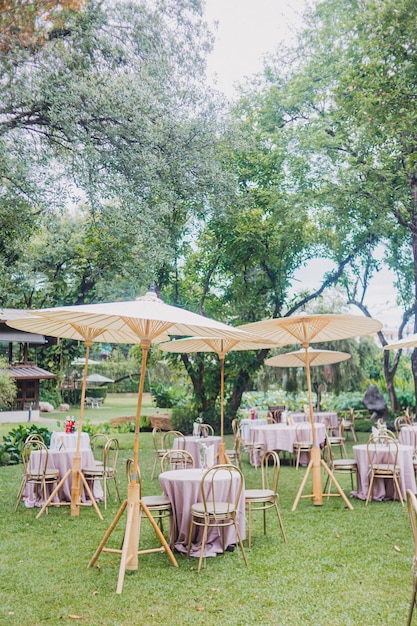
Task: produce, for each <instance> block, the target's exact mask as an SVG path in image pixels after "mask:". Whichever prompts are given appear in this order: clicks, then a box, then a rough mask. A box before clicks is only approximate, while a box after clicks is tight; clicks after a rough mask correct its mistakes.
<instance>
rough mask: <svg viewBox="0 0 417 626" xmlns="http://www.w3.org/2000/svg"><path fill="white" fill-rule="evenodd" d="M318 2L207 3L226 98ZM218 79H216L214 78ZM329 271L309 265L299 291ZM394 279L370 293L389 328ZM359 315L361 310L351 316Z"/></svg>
mask: <svg viewBox="0 0 417 626" xmlns="http://www.w3.org/2000/svg"><path fill="white" fill-rule="evenodd" d="M313 3H314V0H206V18H207V21H208V22H209V23H210V24H212V25H213V24H214V22H216V21H217V22H218V26H217V29H215V28H214V26H213V28H212V30H214V33H215V36H216V41H215V46H214V50H213V53H212V54H211V56H210V57H209V61H208V72H209V76H211V77H214V76H216V87H217V88H218V89H219V90H220V91H222V92H224V93H225V94H226V96H227V97H229V98H233V97H234V96H235V95H236V90H235V86H236V84H237V83H239V82H241V81H243V80H244V78H245V77H247V76H251V75H253V74H254V73H256V72H258V71H259V70H261V69H262V65H263V57H264V55H265V54H266V53H269V52H273V51H274V50H276V49H277V48H278V47H279V45H280V44H281V43H284V44H285V43H290V42H291V40H292V39H293V38H294V35H295V33H296V31H297V29H299V28H300V27H301V24H302V14H303V12H304V10H305V9H306V8H307V7H308V6H311V5H312V4H313ZM213 80H214V78H213ZM329 269H330V265H327V266H326V264H325V263H324V262H323V260H317V261H316V262H313V263H311V264H310V265H309V266H308V268H305V269H302V270H300V271H299V272H297V274H296V278H297V279H298V280H297V282H296V283H295V286H296V285H297V283H298V281H300V282H299V283H298V284H300V287H301V286H303V287H304V288H305V287H311V288H314V287H317V286H318V285H319V284H320V281H321V278H322V275H323V273H324V272H325V271H328V270H329ZM393 279H394V277H393V274H392V273H391V272H389V271H388V270H383V271H381V272H379V273H378V274H377V276H376V278H374V279H373V280H372V282H371V285H370V288H369V289H368V296H367V304H368V306H369V308H370V311H371V313H372V315H373V316H374V317H375V318H377V319H379V320H381V321H382V322H383V323H384V325H386V326H389V327H396V326H398V324H399V322H400V318H401V312H400V310H399V309H398V307H397V306H396V304H395V295H396V294H395V291H394V289H393V287H392V284H393ZM352 312H355V313H359V311H358V310H355V311H352Z"/></svg>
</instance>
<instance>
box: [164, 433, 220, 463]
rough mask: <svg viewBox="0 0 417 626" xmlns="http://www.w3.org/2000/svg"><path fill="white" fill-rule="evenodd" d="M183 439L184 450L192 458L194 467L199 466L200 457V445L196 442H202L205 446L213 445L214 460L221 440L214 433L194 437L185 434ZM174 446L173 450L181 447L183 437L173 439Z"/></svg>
mask: <svg viewBox="0 0 417 626" xmlns="http://www.w3.org/2000/svg"><path fill="white" fill-rule="evenodd" d="M184 439H185V450H187V452H189V453H190V454H191V455H192V457H193V459H194V467H195V468H201V459H200V447H199V445H198V444H200V443H204V444H205V445H206V446H207V447H208V446H213V447H214V450H213V460H214V462H215V460H216V454H217V453H218V451H219V444H220V442H221V440H222V438H221V437H218V436H216V435H209V436H208V437H195V436H193V435H187V436H186V437H184ZM174 448H175V450H178V449H182V448H183V439H182V438H180V437H178V439H174Z"/></svg>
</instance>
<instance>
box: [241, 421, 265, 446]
mask: <svg viewBox="0 0 417 626" xmlns="http://www.w3.org/2000/svg"><path fill="white" fill-rule="evenodd" d="M266 424H268V420H266V419H265V418H264V417H259V418H256V419H246V418H245V419H242V420H240V422H239V426H240V436H241V437H242V439H243V441H249V439H250V429H251V428H252V427H253V426H266Z"/></svg>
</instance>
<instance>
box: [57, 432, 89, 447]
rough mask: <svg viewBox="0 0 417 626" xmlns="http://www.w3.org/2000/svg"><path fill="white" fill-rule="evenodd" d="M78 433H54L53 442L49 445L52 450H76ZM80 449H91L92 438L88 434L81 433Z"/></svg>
mask: <svg viewBox="0 0 417 626" xmlns="http://www.w3.org/2000/svg"><path fill="white" fill-rule="evenodd" d="M77 437H78V433H66V432H57V433H55V432H53V433H52V435H51V442H50V444H49V449H50V450H75V449H76V447H77ZM80 449H81V450H89V449H90V436H89V434H88V433H81V438H80Z"/></svg>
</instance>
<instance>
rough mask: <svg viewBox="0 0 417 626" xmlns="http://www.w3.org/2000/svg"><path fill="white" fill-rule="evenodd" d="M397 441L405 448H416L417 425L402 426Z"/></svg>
mask: <svg viewBox="0 0 417 626" xmlns="http://www.w3.org/2000/svg"><path fill="white" fill-rule="evenodd" d="M398 441H399V442H400V443H403V444H404V445H406V446H413V448H416V447H417V446H416V444H417V424H413V425H412V426H403V427H402V428H401V430H400V433H399V435H398Z"/></svg>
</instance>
